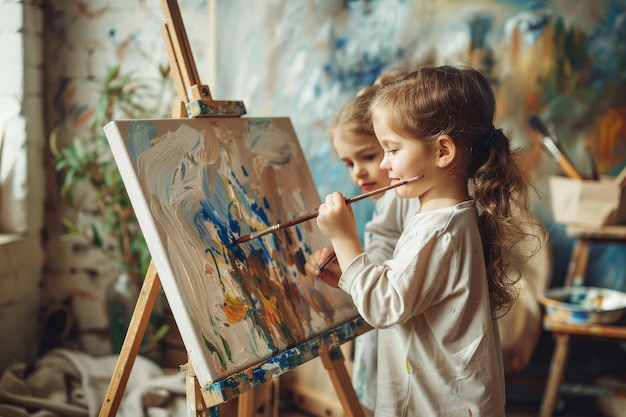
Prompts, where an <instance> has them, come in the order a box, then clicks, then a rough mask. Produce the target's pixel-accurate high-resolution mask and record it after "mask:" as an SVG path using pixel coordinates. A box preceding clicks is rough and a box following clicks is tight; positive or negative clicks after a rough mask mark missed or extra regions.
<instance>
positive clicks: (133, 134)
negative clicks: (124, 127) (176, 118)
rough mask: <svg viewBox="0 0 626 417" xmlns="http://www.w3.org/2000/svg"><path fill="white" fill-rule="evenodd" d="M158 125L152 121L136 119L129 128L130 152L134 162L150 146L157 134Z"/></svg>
mask: <svg viewBox="0 0 626 417" xmlns="http://www.w3.org/2000/svg"><path fill="white" fill-rule="evenodd" d="M157 133H158V131H157V128H156V126H155V125H154V124H153V123H151V122H145V121H135V122H132V123H131V124H130V127H129V128H128V153H129V154H130V158H131V159H132V161H133V162H134V163H137V160H138V159H139V155H141V154H142V153H143V152H145V151H146V150H147V149H148V148H149V147H150V140H151V139H152V138H154V137H155V136H156V135H157Z"/></svg>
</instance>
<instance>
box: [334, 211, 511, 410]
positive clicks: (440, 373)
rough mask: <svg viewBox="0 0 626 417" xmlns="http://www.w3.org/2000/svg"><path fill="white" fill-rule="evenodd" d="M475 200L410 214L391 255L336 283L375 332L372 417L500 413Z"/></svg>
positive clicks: (495, 344) (498, 371) (363, 262)
mask: <svg viewBox="0 0 626 417" xmlns="http://www.w3.org/2000/svg"><path fill="white" fill-rule="evenodd" d="M477 222H478V214H477V211H476V206H475V204H474V202H473V201H468V202H464V203H461V204H458V205H456V206H454V207H449V208H445V209H440V210H433V211H429V212H426V213H420V214H417V215H415V216H413V217H411V219H410V221H409V224H408V226H407V228H406V229H405V230H404V232H403V233H402V236H401V237H400V240H399V241H398V244H397V246H396V249H395V252H394V257H393V259H391V260H388V261H385V262H384V263H383V264H373V263H372V262H371V261H370V259H369V256H368V254H366V253H364V254H361V255H359V256H358V257H357V258H355V259H354V260H353V262H352V263H351V264H350V265H349V266H348V268H346V270H345V271H344V273H343V275H342V277H341V279H340V281H339V286H340V287H341V288H342V289H343V290H344V291H346V292H348V293H349V294H351V296H352V299H353V301H354V303H355V305H356V307H357V309H358V311H359V313H360V314H361V316H363V318H364V319H365V320H366V321H367V322H368V323H370V324H371V325H372V326H373V327H376V328H378V387H377V391H378V392H377V398H376V416H379V417H380V416H390V417H400V416H406V417H413V416H436V415H442V416H463V417H466V416H468V415H471V416H474V417H477V416H484V417H487V416H498V417H500V416H503V415H504V403H505V394H504V374H503V371H502V356H501V350H500V341H499V337H498V333H497V326H496V325H495V322H494V321H493V320H492V316H491V309H490V305H489V293H488V287H487V278H486V273H485V263H484V258H483V250H482V243H481V240H480V234H479V231H478V223H477Z"/></svg>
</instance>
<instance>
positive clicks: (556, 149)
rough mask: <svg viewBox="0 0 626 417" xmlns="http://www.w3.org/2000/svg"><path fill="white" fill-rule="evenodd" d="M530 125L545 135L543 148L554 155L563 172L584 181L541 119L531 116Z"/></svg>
mask: <svg viewBox="0 0 626 417" xmlns="http://www.w3.org/2000/svg"><path fill="white" fill-rule="evenodd" d="M528 124H530V126H531V127H532V128H533V129H535V130H536V131H538V132H539V133H541V134H542V135H543V146H545V148H546V149H547V150H548V152H550V155H552V158H553V159H554V160H555V161H556V163H557V164H558V165H559V167H560V168H561V170H562V171H563V172H564V173H565V174H566V175H567V176H568V177H570V178H574V179H577V180H582V179H583V176H582V174H581V173H580V171H578V169H576V167H575V166H574V164H572V161H570V159H569V158H568V157H567V155H565V152H563V150H562V149H561V147H560V146H559V145H558V143H557V142H556V141H555V140H554V139H553V138H552V137H551V136H550V132H548V129H547V128H546V126H545V125H544V124H543V122H542V121H541V119H539V117H537V116H531V117H530V119H528Z"/></svg>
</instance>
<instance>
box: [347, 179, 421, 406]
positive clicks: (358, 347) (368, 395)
mask: <svg viewBox="0 0 626 417" xmlns="http://www.w3.org/2000/svg"><path fill="white" fill-rule="evenodd" d="M419 209H420V202H419V199H417V198H412V199H407V198H400V197H398V196H397V195H396V192H395V190H389V191H387V192H386V193H385V194H383V196H382V197H381V198H379V199H378V200H376V206H375V207H374V213H373V214H372V219H371V220H370V221H369V222H367V223H366V224H365V230H364V239H363V241H364V248H365V251H366V252H367V255H368V257H369V259H370V260H371V261H372V262H374V263H383V262H384V261H387V260H389V259H391V258H392V256H393V251H394V249H395V247H396V243H397V242H398V239H399V238H400V235H401V234H402V231H403V230H404V229H405V227H406V225H407V224H408V222H409V219H410V218H411V216H413V215H414V214H417V212H418V211H419ZM377 357H378V333H377V330H376V329H373V330H370V331H369V332H367V333H364V334H362V335H361V336H359V337H357V338H356V339H355V341H354V362H353V367H352V385H353V386H354V391H355V392H356V395H357V397H358V398H359V402H361V404H363V405H364V406H365V407H367V408H368V409H370V410H373V409H374V408H375V406H376V380H377V379H378V375H377V367H378V360H377Z"/></svg>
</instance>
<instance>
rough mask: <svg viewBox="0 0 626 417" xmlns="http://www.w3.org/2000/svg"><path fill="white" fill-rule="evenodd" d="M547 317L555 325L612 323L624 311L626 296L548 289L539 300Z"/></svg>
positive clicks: (596, 290) (595, 290)
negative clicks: (557, 323) (556, 323)
mask: <svg viewBox="0 0 626 417" xmlns="http://www.w3.org/2000/svg"><path fill="white" fill-rule="evenodd" d="M540 301H541V303H542V304H543V305H544V307H545V309H546V313H547V314H548V317H549V318H550V319H551V320H553V321H556V322H559V323H567V324H591V323H614V322H616V321H618V320H620V319H621V318H622V317H623V315H624V312H625V311H626V293H623V292H621V291H617V290H612V289H608V288H597V287H580V286H578V287H567V288H562V287H561V288H552V289H550V290H548V291H546V292H545V293H544V295H543V296H542V297H541V298H540Z"/></svg>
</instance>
